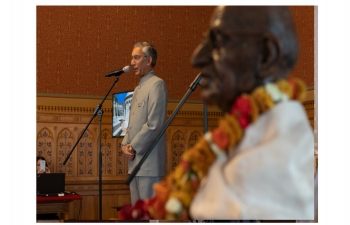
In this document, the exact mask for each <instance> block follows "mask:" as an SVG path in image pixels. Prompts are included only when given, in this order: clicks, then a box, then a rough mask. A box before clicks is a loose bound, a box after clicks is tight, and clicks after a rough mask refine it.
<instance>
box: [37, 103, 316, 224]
mask: <svg viewBox="0 0 350 225" xmlns="http://www.w3.org/2000/svg"><path fill="white" fill-rule="evenodd" d="M198 105H199V106H198V111H179V112H178V114H177V116H176V117H175V118H174V120H173V121H172V123H171V124H170V126H169V127H168V129H167V131H166V140H167V142H166V156H167V157H166V160H167V173H169V172H170V171H172V170H173V169H174V168H175V166H176V165H177V164H178V163H179V160H180V157H181V155H182V154H183V152H184V151H186V149H188V148H190V147H192V146H193V145H194V144H195V143H196V142H197V141H198V140H199V138H201V136H202V134H203V113H202V112H201V111H200V110H202V105H201V104H198ZM304 107H305V109H306V112H307V115H308V117H309V119H310V123H311V124H312V125H313V118H314V116H313V113H314V109H313V101H308V102H306V103H305V104H304ZM104 111H105V112H106V113H104V115H103V120H102V121H103V122H102V135H101V148H102V182H103V185H102V195H103V206H102V207H103V216H102V217H103V219H104V220H107V219H111V218H112V219H113V218H114V219H115V218H116V217H117V212H116V211H115V209H112V208H111V207H114V206H120V205H124V204H128V203H130V193H129V187H128V185H126V184H125V181H126V179H127V178H128V174H127V159H126V158H125V157H124V156H123V155H122V152H121V146H120V144H121V142H122V138H112V135H111V134H112V125H111V121H112V119H111V117H112V113H111V112H112V111H111V110H110V109H106V110H104ZM92 112H93V108H86V107H59V106H38V107H37V134H36V138H37V140H36V143H37V150H36V154H37V155H42V156H44V157H45V158H46V160H47V161H48V165H49V167H50V169H51V171H52V172H64V173H66V190H68V191H74V192H77V193H79V194H80V195H82V196H83V200H82V201H81V211H80V209H77V207H80V202H72V203H70V218H77V219H78V216H79V215H80V217H79V219H81V220H96V219H98V218H99V215H98V212H99V210H98V205H99V196H98V195H99V186H98V175H99V174H98V171H99V163H98V162H99V140H98V138H99V129H98V120H97V119H95V120H93V122H92V123H91V124H90V126H89V127H88V129H87V131H86V132H85V133H84V135H83V137H82V138H81V140H80V141H79V143H78V145H77V146H76V149H74V151H73V153H72V154H71V156H70V158H69V160H68V161H67V163H66V165H63V162H64V160H65V159H66V157H67V154H68V153H69V152H70V151H71V150H72V147H73V145H74V144H75V142H76V141H77V139H78V137H79V136H80V135H81V132H83V130H84V128H85V126H86V124H87V122H88V121H89V119H90V117H91V114H92ZM172 112H173V111H171V110H168V112H167V116H168V118H169V117H170V116H171V114H172ZM221 116H222V113H219V112H208V130H213V129H214V128H215V127H216V126H217V124H218V119H219V118H220V117H221ZM79 213H80V214H79Z"/></svg>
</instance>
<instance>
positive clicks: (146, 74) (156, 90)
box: [122, 42, 168, 205]
mask: <svg viewBox="0 0 350 225" xmlns="http://www.w3.org/2000/svg"><path fill="white" fill-rule="evenodd" d="M156 61H157V51H156V49H155V48H154V47H153V46H152V45H151V44H149V43H147V42H138V43H136V44H135V45H134V48H133V51H132V59H131V66H132V68H133V70H134V71H135V75H136V76H139V77H140V83H139V85H138V86H137V87H136V88H135V90H134V96H133V99H132V102H131V109H130V115H129V126H128V129H127V132H126V134H125V137H124V139H123V141H122V152H123V153H124V155H125V157H127V158H128V173H129V174H131V173H132V171H133V170H134V169H135V167H136V166H137V165H138V163H139V162H140V160H141V159H142V157H143V155H144V154H145V153H146V151H147V149H148V148H149V147H150V146H151V145H152V143H153V142H154V140H155V139H156V138H157V136H158V134H159V132H160V130H161V128H162V126H163V125H164V124H165V122H166V109H167V105H168V91H167V88H166V85H165V82H164V81H163V80H162V79H161V78H159V77H157V76H156V75H155V73H154V70H153V69H154V66H155V65H156ZM165 156H166V147H165V135H163V136H162V137H161V139H160V140H159V142H158V143H157V145H156V146H155V147H154V148H153V150H152V151H151V153H150V154H149V155H148V157H147V159H146V160H145V161H144V163H143V164H142V165H141V168H140V169H139V171H138V173H137V174H136V176H135V177H134V178H133V180H132V181H131V183H130V193H131V202H132V204H133V205H134V204H135V203H136V202H137V200H139V199H146V198H150V197H152V196H153V184H154V183H157V182H159V181H161V180H162V177H163V176H164V175H165V173H166V167H165V162H166V158H165Z"/></svg>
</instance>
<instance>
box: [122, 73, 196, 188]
mask: <svg viewBox="0 0 350 225" xmlns="http://www.w3.org/2000/svg"><path fill="white" fill-rule="evenodd" d="M201 77H202V76H201V74H200V73H199V74H198V75H197V77H196V78H195V79H194V81H193V82H192V84H191V85H190V87H189V89H188V91H187V92H186V94H185V96H184V97H183V98H182V100H181V101H180V103H179V105H178V106H177V107H176V109H175V111H174V112H173V114H172V115H171V116H170V118H169V119H168V121H167V122H166V123H165V124H164V125H163V127H162V129H161V131H160V132H159V134H158V136H157V138H156V139H155V141H154V142H153V144H152V145H151V147H149V148H148V149H147V151H146V153H145V155H144V156H143V157H142V159H141V161H140V162H139V163H138V164H137V166H136V167H135V169H134V170H133V171H132V172H131V174H130V176H129V177H128V179H127V180H126V184H128V185H129V184H130V183H131V181H132V179H134V177H135V176H136V174H137V172H138V171H139V170H140V168H141V165H142V164H143V163H144V161H145V160H146V158H147V157H148V155H149V154H150V153H151V151H152V150H153V148H154V147H155V146H156V144H157V143H158V141H159V140H160V138H161V137H162V135H163V134H164V132H165V131H166V129H167V128H168V126H169V124H170V123H171V121H172V120H173V119H174V117H175V115H176V114H177V113H178V111H179V110H180V108H181V107H182V105H183V104H184V103H185V101H186V100H187V98H188V96H189V95H190V94H191V93H192V92H193V90H194V89H196V86H197V84H198V83H199V81H200V80H201Z"/></svg>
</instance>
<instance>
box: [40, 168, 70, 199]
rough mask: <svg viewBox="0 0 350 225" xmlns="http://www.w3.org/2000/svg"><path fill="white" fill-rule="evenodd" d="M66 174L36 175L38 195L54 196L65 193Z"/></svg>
mask: <svg viewBox="0 0 350 225" xmlns="http://www.w3.org/2000/svg"><path fill="white" fill-rule="evenodd" d="M65 175H66V174H65V173H40V174H37V175H36V190H37V195H41V196H52V195H57V194H60V193H64V191H65Z"/></svg>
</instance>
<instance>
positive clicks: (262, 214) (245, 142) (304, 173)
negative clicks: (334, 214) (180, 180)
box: [190, 101, 314, 220]
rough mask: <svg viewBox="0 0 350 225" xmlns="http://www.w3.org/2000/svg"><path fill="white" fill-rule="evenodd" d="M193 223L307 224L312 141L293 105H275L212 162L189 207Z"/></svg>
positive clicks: (303, 116)
mask: <svg viewBox="0 0 350 225" xmlns="http://www.w3.org/2000/svg"><path fill="white" fill-rule="evenodd" d="M190 214H191V218H193V219H196V220H215V219H218V220H219V219H220V220H313V218H314V136H313V132H312V127H311V126H310V124H309V121H308V118H307V115H306V113H305V110H304V108H303V107H302V105H301V104H300V103H299V102H297V101H288V102H283V103H280V104H277V105H276V106H275V107H274V108H273V109H271V110H269V111H268V112H266V113H264V114H262V115H260V117H259V119H258V120H257V121H256V122H254V123H252V124H251V125H250V126H249V127H247V128H246V130H245V135H244V137H243V139H242V140H241V142H240V143H239V145H238V146H237V148H236V149H235V150H234V151H232V153H231V154H230V155H229V156H226V155H222V156H218V157H217V159H216V161H215V162H214V163H213V164H212V166H211V167H210V169H209V173H208V176H207V178H206V179H205V180H203V181H202V183H201V186H200V188H199V189H198V191H197V193H196V195H195V197H194V199H193V201H192V204H191V206H190Z"/></svg>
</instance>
